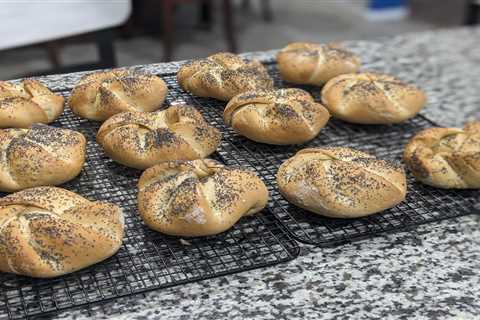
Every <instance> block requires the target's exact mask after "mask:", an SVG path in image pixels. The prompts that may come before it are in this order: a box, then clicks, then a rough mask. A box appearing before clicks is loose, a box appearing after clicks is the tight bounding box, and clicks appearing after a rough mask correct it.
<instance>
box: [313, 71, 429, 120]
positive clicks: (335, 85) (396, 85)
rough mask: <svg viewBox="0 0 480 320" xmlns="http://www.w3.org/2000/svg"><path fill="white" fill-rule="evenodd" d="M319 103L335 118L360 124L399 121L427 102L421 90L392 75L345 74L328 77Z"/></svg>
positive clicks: (411, 115)
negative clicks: (328, 79) (329, 78)
mask: <svg viewBox="0 0 480 320" xmlns="http://www.w3.org/2000/svg"><path fill="white" fill-rule="evenodd" d="M322 103H323V104H324V105H325V107H326V108H327V109H328V111H330V114H331V115H332V116H334V117H335V118H339V119H342V120H344V121H348V122H352V123H360V124H392V123H400V122H403V121H405V120H408V119H410V118H412V117H414V116H415V115H416V114H417V113H418V112H419V111H420V110H421V109H422V108H423V107H424V106H425V103H426V96H425V94H424V93H423V91H421V90H419V89H417V88H415V87H414V86H412V85H409V84H406V83H404V82H402V81H400V80H398V79H396V78H394V77H392V76H389V75H384V74H376V73H358V74H344V75H340V76H338V77H335V78H333V79H331V80H330V81H328V83H327V84H326V85H325V86H324V87H323V89H322Z"/></svg>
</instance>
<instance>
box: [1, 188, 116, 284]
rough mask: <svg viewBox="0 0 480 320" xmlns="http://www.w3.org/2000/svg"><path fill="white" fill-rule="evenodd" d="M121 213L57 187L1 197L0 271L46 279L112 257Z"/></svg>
mask: <svg viewBox="0 0 480 320" xmlns="http://www.w3.org/2000/svg"><path fill="white" fill-rule="evenodd" d="M123 226H124V222H123V215H122V211H121V210H120V208H119V207H117V206H116V205H113V204H110V203H106V202H92V201H89V200H87V199H85V198H83V197H81V196H79V195H78V194H75V193H73V192H70V191H68V190H65V189H61V188H56V187H36V188H31V189H26V190H23V191H19V192H17V193H13V194H11V195H8V196H6V197H4V198H2V199H0V271H2V272H11V273H16V274H20V275H25V276H30V277H36V278H51V277H56V276H60V275H64V274H67V273H71V272H74V271H77V270H79V269H82V268H85V267H88V266H90V265H92V264H95V263H97V262H100V261H102V260H104V259H106V258H108V257H110V256H112V255H113V254H114V253H115V252H117V250H118V249H119V248H120V246H121V245H122V239H123Z"/></svg>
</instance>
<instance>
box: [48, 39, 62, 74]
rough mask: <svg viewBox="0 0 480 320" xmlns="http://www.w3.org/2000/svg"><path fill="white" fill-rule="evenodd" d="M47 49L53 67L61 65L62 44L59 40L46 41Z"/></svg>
mask: <svg viewBox="0 0 480 320" xmlns="http://www.w3.org/2000/svg"><path fill="white" fill-rule="evenodd" d="M45 48H46V49H47V54H48V60H49V61H50V64H51V65H52V66H53V68H58V67H60V65H61V62H60V45H59V42H58V41H49V42H47V43H45Z"/></svg>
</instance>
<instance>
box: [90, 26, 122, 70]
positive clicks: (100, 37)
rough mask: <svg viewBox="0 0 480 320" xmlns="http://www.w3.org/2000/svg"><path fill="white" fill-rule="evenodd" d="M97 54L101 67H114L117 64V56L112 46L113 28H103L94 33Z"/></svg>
mask: <svg viewBox="0 0 480 320" xmlns="http://www.w3.org/2000/svg"><path fill="white" fill-rule="evenodd" d="M95 38H96V40H95V42H96V43H97V49H98V55H99V58H100V61H99V65H100V67H101V68H115V67H116V66H117V57H116V55H115V47H114V32H113V30H111V29H109V30H104V31H100V32H98V33H97V34H96V37H95Z"/></svg>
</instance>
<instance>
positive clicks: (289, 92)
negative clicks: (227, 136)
mask: <svg viewBox="0 0 480 320" xmlns="http://www.w3.org/2000/svg"><path fill="white" fill-rule="evenodd" d="M329 117H330V115H329V113H328V110H327V109H325V107H324V106H322V105H321V104H320V103H316V102H315V101H314V100H313V98H312V96H311V95H310V94H309V93H308V92H306V91H304V90H301V89H279V90H272V91H247V92H244V93H241V94H239V95H237V96H235V97H233V98H232V100H230V102H229V103H228V104H227V107H226V108H225V111H224V114H223V118H224V120H225V123H226V124H227V125H229V126H231V127H232V128H233V129H234V130H235V131H237V132H238V133H240V134H242V135H244V136H245V137H247V138H249V139H252V140H254V141H257V142H263V143H270V144H280V145H282V144H295V143H304V142H306V141H309V140H311V139H313V138H314V137H315V136H316V135H317V134H318V133H319V132H320V129H322V128H323V127H324V126H325V124H326V123H327V121H328V119H329Z"/></svg>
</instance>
